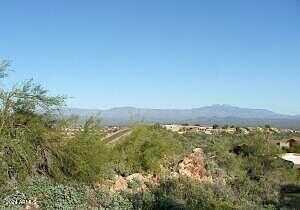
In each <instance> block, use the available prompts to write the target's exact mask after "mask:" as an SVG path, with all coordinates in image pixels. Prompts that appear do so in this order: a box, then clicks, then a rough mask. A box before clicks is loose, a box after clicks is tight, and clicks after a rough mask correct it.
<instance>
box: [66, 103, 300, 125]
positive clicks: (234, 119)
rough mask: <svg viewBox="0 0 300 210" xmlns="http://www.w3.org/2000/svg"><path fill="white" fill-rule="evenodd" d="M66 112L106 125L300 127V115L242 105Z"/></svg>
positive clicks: (74, 110)
mask: <svg viewBox="0 0 300 210" xmlns="http://www.w3.org/2000/svg"><path fill="white" fill-rule="evenodd" d="M63 114H64V115H78V116H80V117H84V118H85V117H89V116H94V115H97V116H99V117H101V118H102V119H103V122H104V123H106V124H126V123H129V122H161V123H175V122H177V123H181V122H189V123H203V124H212V123H220V124H241V125H258V124H264V123H269V124H273V125H276V126H279V127H293V128H295V127H297V128H300V116H299V115H284V114H278V113H275V112H272V111H270V110H266V109H251V108H240V107H236V106H230V105H212V106H205V107H200V108H193V109H148V108H135V107H116V108H112V109H107V110H100V109H99V110H98V109H78V108H69V109H64V110H63Z"/></svg>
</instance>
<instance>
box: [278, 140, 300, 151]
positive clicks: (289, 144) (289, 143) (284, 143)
mask: <svg viewBox="0 0 300 210" xmlns="http://www.w3.org/2000/svg"><path fill="white" fill-rule="evenodd" d="M273 142H274V143H275V144H276V145H277V146H279V147H280V148H281V149H290V148H293V147H294V146H296V145H300V139H298V138H291V139H287V140H281V141H273Z"/></svg>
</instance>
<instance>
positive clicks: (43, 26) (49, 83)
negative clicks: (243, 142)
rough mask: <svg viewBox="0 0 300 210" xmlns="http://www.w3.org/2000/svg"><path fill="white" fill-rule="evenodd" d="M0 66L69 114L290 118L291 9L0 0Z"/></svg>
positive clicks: (252, 3)
mask: <svg viewBox="0 0 300 210" xmlns="http://www.w3.org/2000/svg"><path fill="white" fill-rule="evenodd" d="M0 20H1V27H0V57H1V58H8V59H10V60H12V61H13V63H12V64H13V65H12V68H13V69H14V70H15V73H14V74H12V75H11V77H10V79H11V80H12V81H18V80H23V79H28V78H34V79H35V80H36V81H38V82H40V83H42V84H43V85H45V86H46V87H47V88H48V89H49V90H51V93H53V94H67V95H69V96H71V97H73V98H72V99H70V100H69V101H68V104H69V106H72V107H82V108H109V107H115V106H137V107H151V108H191V107H199V106H204V105H211V104H231V105H237V106H241V107H251V108H266V109H271V110H273V111H276V112H281V113H289V114H300V97H299V84H300V1H299V0H248V1H247V0H226V1H221V0H218V1H217V0H209V1H208V0H206V1H202V0H187V1H174V0H163V1H161V0H148V1H145V0H126V1H123V0H119V1H116V0H110V1H101V0H85V1H83V0H81V1H79V0H72V1H71V0H64V1H61V0H51V1H40V0H26V1H19V0H5V1H1V3H0Z"/></svg>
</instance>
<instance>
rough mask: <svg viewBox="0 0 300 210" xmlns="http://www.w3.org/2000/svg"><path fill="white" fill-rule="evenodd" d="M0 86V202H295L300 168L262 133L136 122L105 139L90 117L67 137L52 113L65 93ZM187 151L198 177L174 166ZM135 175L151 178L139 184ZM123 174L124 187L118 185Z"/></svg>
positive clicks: (181, 205)
mask: <svg viewBox="0 0 300 210" xmlns="http://www.w3.org/2000/svg"><path fill="white" fill-rule="evenodd" d="M8 68H9V63H8V62H6V61H3V62H2V63H1V64H0V77H1V78H2V79H5V78H6V76H7V73H8V72H7V70H8ZM0 92H1V93H0V101H1V102H0V184H1V189H0V207H3V208H21V207H25V206H27V207H28V208H30V207H31V208H38V209H63V208H68V209H74V208H77V209H78V208H99V209H278V208H290V207H291V208H292V207H293V208H296V207H297V205H298V204H299V199H298V198H299V197H297V196H298V194H296V193H295V192H299V173H298V172H297V171H295V170H294V169H293V168H292V167H291V166H290V164H288V163H286V162H284V161H282V160H281V159H279V158H278V157H277V156H278V154H280V153H281V151H280V150H279V149H278V148H277V147H276V146H275V145H273V144H271V143H270V142H269V141H268V140H267V139H268V138H266V136H265V134H264V133H261V134H255V135H251V136H243V135H220V136H207V135H199V134H187V135H179V134H176V133H173V132H170V131H167V130H165V129H163V128H162V127H161V126H160V125H158V124H155V125H135V126H133V128H132V133H131V134H130V135H128V136H126V137H125V139H123V140H122V141H119V142H117V143H116V144H114V145H108V144H105V142H103V141H102V138H103V134H102V133H101V132H100V129H99V126H100V124H99V122H98V121H97V119H95V118H91V119H89V120H87V121H86V122H85V124H84V127H83V128H84V129H83V130H81V131H78V132H77V133H76V134H75V135H73V136H68V135H66V134H65V132H64V128H66V127H68V126H69V125H70V124H71V123H73V122H72V120H71V119H70V120H68V119H60V118H58V117H57V116H55V115H54V114H53V113H56V112H55V110H56V109H58V108H60V107H61V106H63V105H64V102H65V99H66V98H65V97H63V96H50V95H49V94H48V92H47V91H46V90H45V89H43V88H42V87H41V86H40V85H36V84H35V83H34V82H33V81H31V80H30V81H26V82H24V83H20V84H19V85H16V86H14V87H13V88H12V89H5V88H4V86H2V87H1V89H0ZM195 148H201V149H202V150H201V151H203V161H204V163H205V165H204V166H203V168H202V170H203V171H205V177H206V179H205V180H204V179H203V180H197V179H193V177H192V176H191V177H188V176H183V175H182V174H180V173H178V170H179V167H180V163H182V162H183V161H182V160H183V159H184V158H185V157H187V156H188V155H189V154H191V153H192V152H193V150H194V149H195ZM132 175H135V176H132ZM141 176H142V177H150V178H148V179H149V180H150V181H149V182H145V183H142V182H141V181H140V179H138V177H141ZM128 177H133V178H132V179H129V178H128ZM125 178H126V179H127V182H126V188H124V189H122V190H118V189H117V183H118V181H120V180H125ZM145 179H146V178H145ZM123 184H124V183H123Z"/></svg>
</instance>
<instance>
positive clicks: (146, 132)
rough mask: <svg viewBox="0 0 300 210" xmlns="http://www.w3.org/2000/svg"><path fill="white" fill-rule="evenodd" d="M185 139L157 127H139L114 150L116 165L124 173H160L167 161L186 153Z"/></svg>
mask: <svg viewBox="0 0 300 210" xmlns="http://www.w3.org/2000/svg"><path fill="white" fill-rule="evenodd" d="M183 141H184V138H183V137H181V136H179V135H178V134H175V133H172V132H170V131H166V130H165V129H162V128H160V127H156V126H138V127H136V128H135V129H134V130H133V132H132V134H131V135H130V136H128V137H127V139H125V140H124V141H122V142H121V143H119V144H117V145H116V146H115V147H114V148H113V154H114V159H115V164H116V166H117V167H119V168H122V170H123V171H124V170H125V171H126V170H127V171H129V172H131V173H135V172H145V171H148V172H154V173H158V172H160V170H161V166H162V165H163V164H164V163H166V160H171V159H173V158H178V157H179V156H180V154H182V153H183V151H184V149H185V148H184V144H183Z"/></svg>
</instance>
